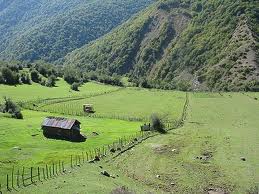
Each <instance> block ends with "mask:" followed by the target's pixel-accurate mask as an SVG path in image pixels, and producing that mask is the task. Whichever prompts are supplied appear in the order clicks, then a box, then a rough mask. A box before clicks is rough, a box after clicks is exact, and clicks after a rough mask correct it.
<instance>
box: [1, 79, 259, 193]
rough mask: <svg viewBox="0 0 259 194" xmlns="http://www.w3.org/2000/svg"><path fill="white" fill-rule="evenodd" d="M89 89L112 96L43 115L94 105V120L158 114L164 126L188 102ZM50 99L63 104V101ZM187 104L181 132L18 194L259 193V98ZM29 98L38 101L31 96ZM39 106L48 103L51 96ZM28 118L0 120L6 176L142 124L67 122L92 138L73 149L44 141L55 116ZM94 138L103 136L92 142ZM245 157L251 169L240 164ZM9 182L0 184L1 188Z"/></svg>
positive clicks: (218, 97)
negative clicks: (47, 121) (44, 125)
mask: <svg viewBox="0 0 259 194" xmlns="http://www.w3.org/2000/svg"><path fill="white" fill-rule="evenodd" d="M61 82H62V80H61ZM88 84H89V85H91V86H92V91H91V92H93V93H94V92H95V87H96V88H97V92H100V93H102V92H106V91H107V92H106V93H105V94H103V95H97V96H93V97H89V98H85V99H83V100H73V98H72V97H71V99H68V100H69V101H67V102H60V103H55V104H49V105H48V104H46V106H43V108H52V110H53V111H54V112H55V111H56V112H61V111H60V110H63V109H64V107H63V106H66V104H70V105H69V106H71V108H75V109H74V110H75V111H76V110H77V109H78V110H79V109H80V110H81V108H82V107H81V106H82V103H92V104H94V108H95V110H96V111H97V114H102V115H100V116H104V117H109V116H110V115H112V114H114V115H122V116H126V117H131V116H135V117H141V118H146V117H147V116H149V115H150V113H151V112H157V113H159V114H161V115H163V116H165V118H170V119H177V118H179V117H180V115H181V113H182V109H183V105H184V102H185V94H184V93H181V92H175V91H160V90H145V89H136V88H126V89H122V90H119V91H115V92H112V93H109V92H108V91H111V90H112V91H114V90H117V88H113V87H111V88H109V89H108V88H106V86H104V85H98V84H95V83H88ZM89 85H88V86H87V85H86V86H83V88H84V89H83V88H82V89H81V92H80V94H79V95H78V96H80V95H84V94H85V95H86V96H87V95H88V94H89V93H87V92H89V90H87V89H86V88H87V87H88V88H89V87H90V86H89ZM1 87H2V86H0V88H1ZM18 87H20V86H18ZM21 87H22V86H21ZM31 87H34V86H31ZM99 87H101V88H99ZM37 89H38V90H41V89H40V88H37ZM47 89H48V88H47ZM43 90H45V88H44V89H43ZM1 91H2V90H1ZM41 92H42V91H40V92H39V93H41ZM10 94H11V95H14V98H15V99H17V100H18V101H19V99H22V98H23V99H26V95H27V94H23V95H21V96H15V94H12V93H10ZM42 94H43V92H42ZM64 94H67V93H66V91H63V96H62V98H63V97H66V95H64ZM95 94H98V93H95ZM51 95H53V96H52V97H59V96H58V95H59V94H56V95H54V94H51ZM68 96H69V95H68ZM189 96H190V105H189V108H188V116H187V120H186V122H185V124H184V126H183V127H182V128H179V129H176V130H173V131H170V132H169V133H168V134H166V135H158V136H155V137H153V138H150V139H148V140H146V141H145V142H143V143H142V144H140V145H138V146H136V147H134V148H132V149H131V150H130V151H128V152H125V153H123V154H122V155H121V156H120V157H117V158H115V159H107V160H108V161H101V162H100V163H97V164H92V165H91V164H86V165H84V166H82V167H80V168H78V170H76V171H72V173H69V174H67V175H64V176H59V177H57V178H56V179H53V180H51V181H46V182H44V183H43V184H41V183H40V184H39V185H38V186H37V187H35V186H31V187H27V188H24V189H22V190H20V191H19V192H20V193H46V192H47V193H53V192H56V193H71V192H79V193H110V192H111V191H112V190H113V189H115V188H118V187H121V186H124V185H125V186H127V187H129V188H130V190H132V191H134V192H136V193H147V192H149V191H151V192H154V193H206V192H207V191H208V190H209V189H212V190H224V191H225V192H227V193H253V192H254V193H255V188H256V186H257V187H258V186H259V166H258V161H259V155H258V150H259V142H258V139H259V136H258V126H259V120H258V115H259V103H258V100H256V99H255V97H259V95H258V93H244V94H242V93H221V94H219V93H190V95H189ZM75 97H76V95H75ZM27 98H30V99H32V100H35V99H37V98H36V97H35V96H33V97H29V96H28V95H27ZM41 98H42V99H44V98H45V99H46V98H51V96H49V94H46V96H44V95H43V96H41ZM60 99H61V97H60ZM61 100H62V99H61ZM53 102H54V101H53ZM62 107H63V108H62ZM46 110H49V111H51V110H50V109H46ZM23 113H24V118H25V119H24V120H15V119H12V118H10V117H8V116H7V115H6V114H1V115H0V138H1V142H0V153H1V154H0V165H1V168H0V174H1V175H4V174H6V173H7V172H8V173H10V170H11V168H12V166H20V167H21V166H23V165H24V166H27V167H30V166H41V165H44V164H46V163H48V164H50V163H52V162H53V161H58V160H67V161H68V160H69V158H70V155H71V154H76V153H78V154H80V153H81V152H82V151H86V150H89V149H93V148H96V147H101V146H102V145H107V144H110V143H112V142H113V141H114V140H117V139H118V138H119V137H123V136H129V135H132V134H135V133H136V132H137V131H139V127H140V125H141V124H142V123H141V122H129V121H122V120H116V119H108V118H100V119H98V118H91V117H83V116H72V115H71V116H69V117H73V118H77V119H79V120H80V121H81V122H82V131H83V133H85V134H86V135H88V139H87V141H86V142H84V143H71V142H66V141H57V140H50V139H46V138H45V137H43V135H42V131H41V130H40V123H41V122H42V120H43V118H44V117H46V116H49V115H50V114H51V115H57V113H49V112H45V113H44V112H37V111H30V110H23ZM92 132H98V133H99V134H100V135H99V136H94V135H92ZM17 147H18V148H21V150H19V149H17ZM242 157H245V159H246V161H242V160H241V158H242ZM99 165H101V166H103V167H104V169H107V170H108V171H109V172H111V173H112V174H116V175H117V174H118V175H119V177H117V178H115V179H112V178H107V177H104V176H102V175H100V172H101V170H102V169H100V168H99V167H98V166H99ZM4 179H5V177H2V178H0V180H1V181H4ZM64 181H65V182H64ZM71 185H73V186H71Z"/></svg>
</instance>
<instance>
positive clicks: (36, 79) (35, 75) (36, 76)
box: [31, 69, 40, 83]
mask: <svg viewBox="0 0 259 194" xmlns="http://www.w3.org/2000/svg"><path fill="white" fill-rule="evenodd" d="M31 80H32V81H33V82H36V83H39V82H40V75H39V72H38V71H37V70H35V69H34V70H32V71H31Z"/></svg>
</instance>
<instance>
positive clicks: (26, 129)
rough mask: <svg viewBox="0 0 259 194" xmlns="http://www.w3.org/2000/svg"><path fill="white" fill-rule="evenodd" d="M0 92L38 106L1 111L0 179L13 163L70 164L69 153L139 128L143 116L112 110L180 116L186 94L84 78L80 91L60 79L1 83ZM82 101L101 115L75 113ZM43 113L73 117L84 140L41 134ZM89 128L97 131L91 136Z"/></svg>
mask: <svg viewBox="0 0 259 194" xmlns="http://www.w3.org/2000/svg"><path fill="white" fill-rule="evenodd" d="M0 91H1V92H0V96H7V97H10V98H12V99H13V100H15V101H17V102H21V101H22V102H25V104H29V105H31V104H36V105H35V106H36V107H37V111H35V110H29V109H26V108H23V110H22V113H23V115H24V119H23V120H16V119H13V118H10V117H9V116H8V115H7V114H1V115H0V138H1V141H0V153H1V154H0V164H1V168H0V174H1V175H2V176H0V181H4V180H5V175H6V174H7V173H10V171H11V169H12V168H13V166H14V167H15V168H21V167H22V166H25V167H28V168H29V167H31V166H44V165H45V164H51V163H52V162H58V161H59V160H65V161H67V162H68V163H69V160H70V155H71V154H73V155H74V154H81V153H82V152H83V151H89V150H92V149H94V148H101V147H102V146H104V145H108V144H111V143H113V142H114V141H117V140H118V139H119V138H122V137H128V136H131V135H135V134H136V133H137V132H139V131H140V125H142V124H143V122H142V121H141V122H137V121H127V120H122V119H111V118H114V117H113V115H117V116H120V118H123V116H125V117H137V118H141V119H142V118H145V119H147V120H148V119H149V116H150V115H151V113H153V112H157V113H159V114H162V115H165V116H166V117H167V118H168V119H171V120H176V119H178V118H179V117H180V116H181V114H182V110H183V104H184V102H185V93H182V92H172V91H168V92H165V91H159V90H145V89H136V88H135V89H129V88H118V87H113V86H109V85H103V84H99V83H94V82H89V83H86V84H85V85H83V86H82V87H80V91H79V92H74V91H73V92H72V91H71V90H70V88H69V85H68V84H67V83H66V82H64V80H62V79H60V80H59V81H58V82H57V86H56V87H55V88H47V87H43V86H41V85H38V84H32V85H18V86H16V87H14V86H6V85H0ZM78 99H80V100H78ZM161 99H163V101H162V103H161ZM84 103H92V104H93V105H94V108H95V110H96V114H100V115H101V117H102V118H94V117H89V116H87V115H84V114H82V116H76V115H78V114H76V113H77V110H78V111H79V110H80V111H82V107H83V104H84ZM64 105H65V107H63V106H64ZM160 105H162V106H160ZM25 107H26V106H25ZM29 107H30V106H29ZM62 107H63V108H62ZM62 110H70V111H71V110H72V112H62ZM100 115H99V116H100ZM47 116H61V117H68V118H76V119H78V120H79V121H80V122H81V123H82V124H81V130H82V133H83V134H85V135H86V136H87V137H88V139H87V140H86V141H85V142H83V143H72V142H67V141H61V140H51V139H47V138H45V137H44V136H43V134H42V130H41V123H42V121H43V119H44V118H45V117H47ZM97 116H98V115H97ZM116 118H117V117H116ZM93 132H97V133H98V134H99V135H98V136H95V135H93Z"/></svg>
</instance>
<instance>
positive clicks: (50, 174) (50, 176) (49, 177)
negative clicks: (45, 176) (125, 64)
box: [49, 165, 51, 178]
mask: <svg viewBox="0 0 259 194" xmlns="http://www.w3.org/2000/svg"><path fill="white" fill-rule="evenodd" d="M49 178H51V165H50V166H49Z"/></svg>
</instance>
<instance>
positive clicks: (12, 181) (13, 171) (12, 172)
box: [11, 166, 14, 188]
mask: <svg viewBox="0 0 259 194" xmlns="http://www.w3.org/2000/svg"><path fill="white" fill-rule="evenodd" d="M11 178H12V188H14V184H13V181H14V166H13V168H12V177H11Z"/></svg>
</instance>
